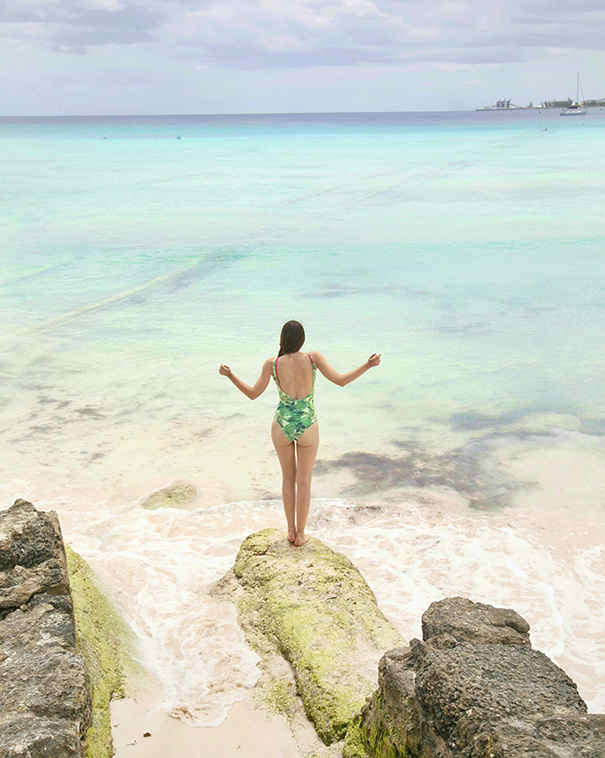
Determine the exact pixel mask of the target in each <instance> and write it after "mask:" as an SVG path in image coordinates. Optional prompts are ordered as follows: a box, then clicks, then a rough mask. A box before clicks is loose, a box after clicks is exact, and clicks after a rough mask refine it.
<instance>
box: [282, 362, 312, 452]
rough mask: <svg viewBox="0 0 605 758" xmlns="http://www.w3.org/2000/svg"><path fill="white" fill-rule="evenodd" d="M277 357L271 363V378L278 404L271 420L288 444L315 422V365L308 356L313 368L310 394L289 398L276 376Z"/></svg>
mask: <svg viewBox="0 0 605 758" xmlns="http://www.w3.org/2000/svg"><path fill="white" fill-rule="evenodd" d="M278 360H279V357H277V358H276V359H275V360H274V361H273V378H274V379H275V384H277V391H278V392H279V403H278V406H277V410H276V411H275V415H274V416H273V418H274V419H275V420H276V421H277V423H278V424H279V425H280V427H281V428H282V431H283V433H284V434H285V435H286V437H287V438H288V439H289V440H290V442H296V440H297V439H298V438H299V437H300V436H301V435H302V434H303V433H304V432H305V431H306V430H307V429H308V428H309V427H310V426H311V425H312V424H314V423H315V422H316V421H317V412H316V411H315V400H314V397H313V395H314V393H315V364H314V363H313V358H311V356H310V355H309V360H310V361H311V367H312V368H313V384H312V385H311V392H309V394H308V395H307V396H306V397H302V398H300V399H298V398H295V397H290V395H287V394H286V393H285V392H284V391H283V389H282V388H281V385H280V383H279V377H278V375H277V361H278Z"/></svg>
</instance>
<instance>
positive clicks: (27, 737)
mask: <svg viewBox="0 0 605 758" xmlns="http://www.w3.org/2000/svg"><path fill="white" fill-rule="evenodd" d="M0 555H1V556H2V558H1V560H2V563H1V565H2V570H1V571H0V602H2V617H0V758H9V756H10V758H15V756H28V757H29V758H37V756H52V758H67V757H68V756H69V757H71V756H82V755H83V754H84V749H85V745H86V732H87V730H88V727H89V725H90V720H91V698H90V690H89V681H88V674H87V672H86V666H85V663H84V658H83V657H82V656H81V655H80V654H79V653H77V652H76V637H75V627H74V618H73V603H72V600H71V596H70V595H69V578H68V574H67V564H66V557H65V549H64V545H63V539H62V537H61V529H60V527H59V521H58V519H57V515H56V513H39V512H38V511H37V510H36V509H35V508H34V506H33V505H32V504H31V503H27V502H25V501H23V500H18V501H17V502H16V503H15V504H14V505H13V506H12V508H9V509H8V510H6V511H2V512H0Z"/></svg>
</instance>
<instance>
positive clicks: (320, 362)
mask: <svg viewBox="0 0 605 758" xmlns="http://www.w3.org/2000/svg"><path fill="white" fill-rule="evenodd" d="M310 355H311V358H313V362H314V363H315V365H316V366H317V368H318V369H319V370H320V371H321V373H322V374H323V375H324V376H325V377H326V379H329V380H330V381H331V382H334V384H338V386H339V387H344V386H345V384H350V383H351V382H354V381H355V379H358V378H359V377H360V376H361V375H362V374H365V372H366V371H367V370H368V369H371V368H372V367H373V366H378V365H379V364H380V353H372V355H371V356H370V357H369V358H368V360H367V361H366V362H365V363H362V364H361V366H359V367H358V368H354V369H353V371H347V373H346V374H339V373H338V371H336V369H335V368H332V366H330V364H329V363H328V361H327V360H326V359H325V358H324V357H323V355H322V354H321V353H310Z"/></svg>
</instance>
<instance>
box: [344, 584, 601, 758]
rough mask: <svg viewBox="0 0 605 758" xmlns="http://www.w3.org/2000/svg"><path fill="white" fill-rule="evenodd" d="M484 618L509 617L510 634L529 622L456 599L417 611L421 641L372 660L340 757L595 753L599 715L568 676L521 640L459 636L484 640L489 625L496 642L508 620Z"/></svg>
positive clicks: (535, 757)
mask: <svg viewBox="0 0 605 758" xmlns="http://www.w3.org/2000/svg"><path fill="white" fill-rule="evenodd" d="M436 606H437V607H436ZM438 606H440V607H438ZM474 606H478V607H474ZM464 607H467V608H468V609H469V619H468V621H465V619H464V618H463V614H462V608H464ZM449 610H451V616H450V617H448V612H449ZM427 616H428V623H426V624H425V623H424V622H425V620H426V619H427ZM490 619H496V620H497V622H501V621H505V620H508V619H511V620H512V621H513V623H514V624H515V627H510V628H512V629H513V631H515V632H516V634H517V635H526V634H527V629H529V627H528V625H527V623H526V622H525V621H524V620H523V619H522V618H521V617H520V616H518V615H517V614H515V612H514V611H508V610H505V609H496V608H494V609H492V608H490V606H485V605H481V604H473V603H470V601H464V600H463V599H462V598H450V599H448V600H447V601H442V603H441V604H439V603H434V604H433V605H432V606H431V608H430V609H429V612H427V613H426V614H425V615H424V616H423V629H424V632H425V636H426V641H425V642H420V641H419V640H412V642H411V643H410V647H409V648H400V649H395V650H391V651H389V652H388V653H386V654H385V655H384V657H383V658H382V659H381V661H380V664H379V684H378V690H377V691H376V692H375V693H374V695H372V697H371V698H369V700H368V701H367V703H366V705H365V706H364V708H363V709H362V711H361V714H360V716H359V717H358V718H357V719H356V721H355V722H354V723H353V724H352V726H351V728H350V729H349V732H348V733H347V738H346V740H345V747H344V750H343V756H344V757H345V758H366V757H367V756H372V757H373V756H386V755H388V756H389V758H398V757H399V756H401V758H404V757H405V758H521V756H523V758H526V757H527V756H532V758H604V756H605V716H602V715H591V714H588V713H587V709H586V704H585V703H584V701H583V700H582V698H581V697H580V695H579V693H578V689H577V687H576V685H575V684H574V682H573V681H572V680H571V679H570V678H569V677H568V676H567V674H566V673H565V672H564V671H563V670H562V669H560V668H559V667H558V666H557V665H556V664H554V663H553V662H552V661H551V660H550V658H548V657H547V656H546V655H544V654H543V653H541V652H540V651H537V650H532V649H531V648H530V647H529V638H527V641H524V642H521V643H520V642H519V641H518V637H516V636H515V634H512V635H509V633H508V632H506V634H505V638H506V639H509V638H510V639H511V640H513V641H512V642H509V643H508V644H503V643H501V642H499V641H498V642H496V643H489V642H483V643H481V644H471V643H470V642H468V641H467V640H468V637H469V635H470V636H472V637H473V638H474V639H481V640H487V639H489V638H490V635H491V634H492V633H491V632H490V629H491V627H495V628H494V631H493V638H495V639H496V640H499V639H500V637H501V635H500V632H499V630H500V629H503V628H504V627H509V624H507V623H504V625H503V626H499V624H498V623H497V624H494V623H493V621H492V622H490ZM505 631H506V630H505Z"/></svg>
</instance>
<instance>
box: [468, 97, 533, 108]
mask: <svg viewBox="0 0 605 758" xmlns="http://www.w3.org/2000/svg"><path fill="white" fill-rule="evenodd" d="M475 110H476V111H520V110H523V106H522V105H515V104H514V103H511V101H510V98H509V99H508V100H496V102H495V103H494V104H493V105H485V106H484V107H483V108H475Z"/></svg>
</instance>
